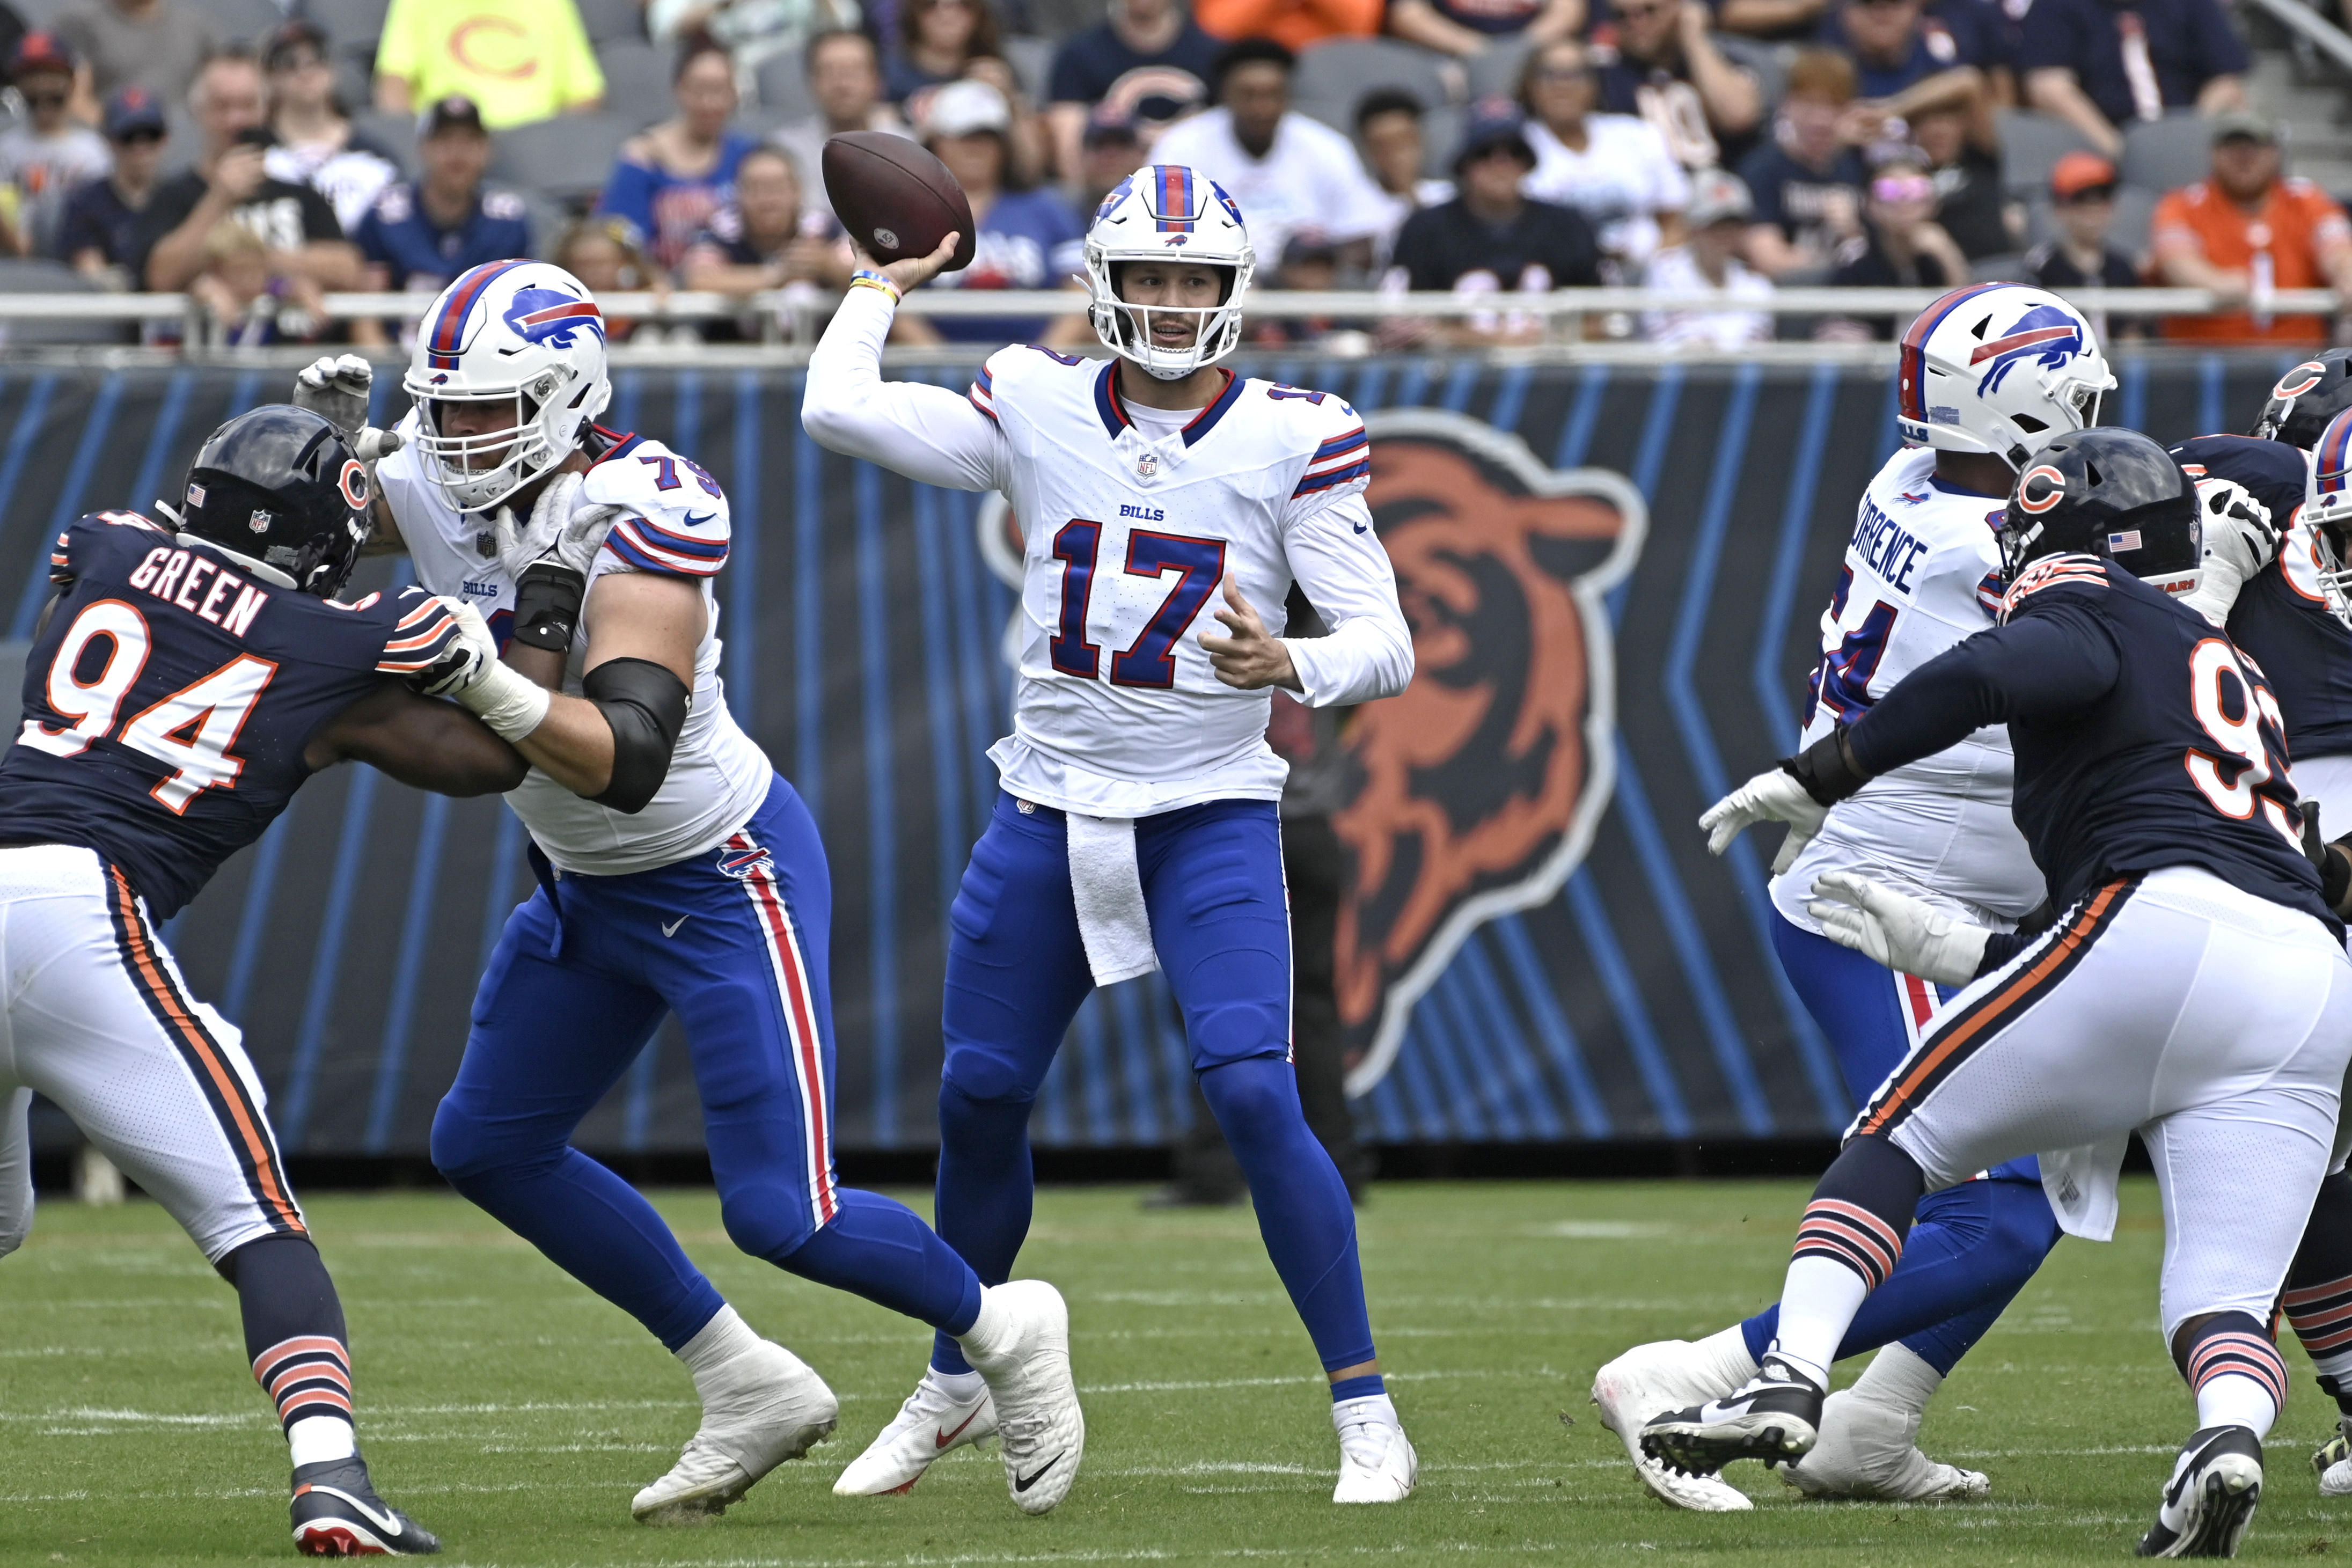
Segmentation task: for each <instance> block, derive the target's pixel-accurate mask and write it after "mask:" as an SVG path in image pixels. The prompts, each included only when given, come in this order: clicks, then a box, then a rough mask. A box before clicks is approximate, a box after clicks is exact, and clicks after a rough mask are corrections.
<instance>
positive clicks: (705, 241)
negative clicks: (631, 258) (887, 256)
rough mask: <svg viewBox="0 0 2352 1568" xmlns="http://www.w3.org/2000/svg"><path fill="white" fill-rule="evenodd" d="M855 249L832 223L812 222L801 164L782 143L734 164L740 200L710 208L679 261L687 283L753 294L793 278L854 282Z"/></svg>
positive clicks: (835, 284) (841, 284) (829, 284)
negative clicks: (804, 200)
mask: <svg viewBox="0 0 2352 1568" xmlns="http://www.w3.org/2000/svg"><path fill="white" fill-rule="evenodd" d="M849 274H850V258H849V248H848V247H847V246H845V245H844V244H842V243H841V238H840V234H839V231H838V229H837V228H835V226H834V225H832V224H831V223H828V222H824V221H823V220H819V221H818V222H817V223H816V224H814V225H811V224H809V223H808V222H807V221H806V219H805V218H804V216H803V206H802V203H801V176H800V171H799V170H798V169H796V168H794V167H793V155H792V154H791V153H787V152H785V151H784V150H783V149H782V148H781V147H754V148H753V149H751V151H750V152H749V153H744V154H743V162H742V163H741V164H740V165H739V166H738V167H737V169H736V171H735V199H734V200H733V201H731V202H730V203H728V204H727V205H725V206H723V207H720V208H719V210H718V211H717V212H715V213H713V214H711V215H710V223H709V226H707V227H705V228H704V229H703V231H702V232H701V233H700V234H698V235H697V236H695V239H694V243H693V244H692V245H691V246H689V247H688V248H687V252H686V259H685V260H684V261H683V262H682V263H681V264H680V265H679V268H678V281H679V282H680V283H682V284H683V285H685V286H686V287H687V288H688V289H710V290H712V291H713V292H715V293H719V294H735V295H749V294H757V293H761V292H762V291H763V290H766V289H782V287H784V286H785V285H786V284H788V283H814V284H822V285H824V287H826V288H828V289H842V288H846V287H847V286H848V284H849Z"/></svg>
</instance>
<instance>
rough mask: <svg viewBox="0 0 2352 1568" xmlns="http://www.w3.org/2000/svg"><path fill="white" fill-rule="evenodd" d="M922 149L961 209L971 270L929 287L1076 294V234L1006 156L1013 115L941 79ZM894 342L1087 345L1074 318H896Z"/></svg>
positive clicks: (966, 82)
mask: <svg viewBox="0 0 2352 1568" xmlns="http://www.w3.org/2000/svg"><path fill="white" fill-rule="evenodd" d="M922 132H923V145H924V146H926V147H929V149H930V150H931V151H932V153H935V154H937V155H938V157H939V160H940V163H945V164H946V165H947V166H948V173H950V174H953V175H954V176H955V179H956V184H959V185H961V186H962V187H963V194H964V199H965V200H966V201H968V202H970V203H971V222H972V228H973V230H974V233H973V236H972V240H973V254H972V262H971V266H969V267H967V268H964V269H963V270H962V271H961V272H943V273H941V274H940V276H939V277H938V278H937V279H934V280H933V281H932V282H931V283H930V285H929V287H931V288H934V289H1076V288H1078V287H1079V285H1078V284H1077V283H1076V281H1075V279H1076V276H1077V274H1078V272H1079V271H1080V269H1081V268H1083V267H1084V265H1085V255H1084V252H1085V249H1086V237H1087V235H1086V229H1085V227H1084V226H1082V225H1081V224H1080V223H1079V222H1078V219H1077V215H1076V214H1075V213H1073V212H1072V211H1071V210H1070V208H1069V205H1068V204H1067V203H1066V202H1065V201H1063V200H1062V198H1061V196H1060V195H1059V194H1058V193H1056V192H1055V191H1053V190H1051V189H1049V188H1047V187H1045V186H1040V185H1032V184H1029V183H1028V182H1027V181H1026V179H1025V178H1024V174H1023V172H1022V170H1021V168H1020V166H1019V164H1018V162H1017V161H1016V160H1015V159H1014V158H1013V146H1012V141H1011V137H1012V132H1013V110H1012V109H1011V108H1010V107H1009V106H1008V105H1007V104H1006V103H1005V101H1004V95H1003V93H1001V92H999V91H997V90H996V89H995V88H994V87H992V86H991V85H990V84H988V83H987V82H984V81H974V80H971V79H969V78H966V79H963V80H961V81H951V82H950V83H948V84H947V85H946V86H945V87H942V88H940V89H938V90H936V91H935V92H933V93H932V94H931V95H930V97H929V100H928V102H927V103H926V105H925V113H924V118H923V121H922ZM897 330H898V331H899V333H900V334H901V336H900V337H898V338H897V339H894V340H893V341H894V342H913V343H922V342H934V343H936V342H996V343H1001V342H1006V341H1007V340H1010V341H1012V342H1039V343H1047V344H1051V345H1053V346H1055V347H1064V346H1072V345H1076V344H1078V343H1090V342H1094V329H1093V328H1092V327H1090V326H1088V325H1087V318H1086V316H1085V315H1084V314H1083V313H1080V314H1073V315H1067V316H1059V317H1055V318H1054V319H1053V320H1051V321H1047V320H1045V318H1042V317H1034V316H1024V317H1002V316H938V317H924V316H913V315H902V316H900V317H899V318H898V322H897Z"/></svg>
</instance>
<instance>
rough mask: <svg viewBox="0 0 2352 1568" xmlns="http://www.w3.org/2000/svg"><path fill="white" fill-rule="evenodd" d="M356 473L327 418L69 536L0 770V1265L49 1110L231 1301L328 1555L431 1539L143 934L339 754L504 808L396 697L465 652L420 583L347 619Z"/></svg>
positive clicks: (235, 423)
mask: <svg viewBox="0 0 2352 1568" xmlns="http://www.w3.org/2000/svg"><path fill="white" fill-rule="evenodd" d="M368 500H369V496H368V479H367V473H366V469H365V468H364V467H363V466H362V464H361V463H360V461H359V459H358V458H357V457H356V456H355V455H354V454H353V452H352V449H351V448H350V447H347V446H346V445H345V444H344V441H343V438H342V437H341V435H340V434H339V433H338V432H337V431H336V430H335V428H334V427H333V426H331V425H330V424H328V422H327V421H325V420H324V419H321V418H320V417H319V416H316V415H314V414H309V413H305V412H303V411H302V410H299V409H295V408H286V407H266V408H258V409H256V410H254V411H253V412H251V413H249V414H244V415H240V416H238V417H236V418H235V419H232V420H230V421H229V422H228V423H227V424H226V425H224V426H221V427H220V428H219V429H218V430H216V431H215V432H214V433H213V435H212V437H210V438H209V439H208V440H206V441H205V445H204V447H202V448H201V449H200V450H199V451H198V452H197V454H196V458H195V461H194V463H193V464H192V465H191V466H190V468H189V470H188V479H187V483H186V486H185V487H184V489H183V491H182V500H181V505H180V506H179V507H178V508H176V509H174V508H173V507H171V506H169V505H168V504H165V503H159V504H158V505H157V506H156V507H155V508H154V509H153V510H154V513H155V517H156V518H161V519H163V521H154V520H153V519H151V518H149V517H146V516H143V515H142V514H139V513H136V512H129V511H110V512H100V513H96V514H94V515H91V516H89V517H85V518H83V519H81V520H80V521H78V522H76V523H75V524H74V525H73V526H72V527H70V528H68V529H67V530H66V531H65V532H64V533H62V534H60V535H59V536H58V542H57V548H56V552H55V553H54V554H52V555H51V557H50V563H49V577H50V581H51V582H52V583H54V584H56V585H57V596H56V597H55V598H53V599H52V600H50V602H49V604H48V606H47V608H46V609H45V610H43V612H42V619H41V622H40V626H39V629H38V630H37V632H36V634H35V637H34V641H33V648H32V652H31V655H30V657H29V658H28V659H27V661H26V674H25V698H24V709H25V712H24V727H23V728H22V729H21V730H20V731H18V732H17V735H16V744H15V745H14V746H12V747H10V748H9V750H8V752H7V755H6V758H5V761H0V821H5V823H6V825H7V826H6V827H5V830H4V831H0V969H5V972H6V973H7V974H8V975H9V976H10V982H9V992H8V997H7V1002H6V1005H5V1009H0V1114H4V1115H5V1121H0V1142H5V1150H4V1151H0V1169H5V1170H7V1171H8V1172H9V1173H10V1177H11V1180H10V1181H9V1183H8V1185H7V1187H6V1189H5V1191H0V1252H9V1251H14V1250H15V1249H16V1247H18V1246H20V1245H22V1243H23V1241H24V1239H25V1236H26V1231H27V1230H28V1229H29V1228H30V1227H31V1225H32V1220H33V1190H32V1182H31V1179H30V1162H29V1161H28V1160H26V1158H25V1157H24V1155H25V1150H26V1125H25V1115H26V1106H27V1103H28V1102H29V1101H30V1100H31V1099H32V1096H33V1094H34V1092H35V1091H36V1090H38V1091H39V1092H40V1093H42V1094H44V1095H46V1096H47V1097H48V1098H49V1099H50V1100H53V1101H55V1102H56V1103H57V1105H58V1107H59V1108H60V1109H62V1110H64V1111H65V1112H66V1114H67V1115H68V1116H70V1117H71V1118H72V1119H73V1121H74V1123H75V1125H76V1126H78V1127H79V1128H80V1129H81V1131H82V1132H83V1134H84V1135H85V1136H87V1137H88V1138H89V1141H90V1142H92V1143H94V1144H96V1145H97V1146H98V1147H99V1148H100V1149H101V1150H103V1151H104V1152H105V1153H106V1155H107V1157H108V1158H109V1159H110V1160H112V1161H113V1162H114V1163H116V1164H118V1165H120V1166H121V1167H122V1169H123V1170H124V1171H126V1172H128V1173H130V1175H131V1178H132V1179H133V1180H134V1181H136V1182H137V1183H138V1184H139V1185H140V1187H141V1188H142V1190H144V1191H145V1192H146V1193H147V1194H149V1195H150V1196H152V1197H153V1198H155V1199H156V1200H157V1201H158V1202H160V1203H161V1204H163V1206H164V1208H166V1209H167V1210H169V1211H170V1213H171V1215H172V1217H173V1219H175V1220H177V1221H179V1222H180V1225H181V1226H182V1227H183V1228H184V1229H185V1230H186V1231H187V1233H188V1236H189V1237H190V1238H191V1239H192V1240H194V1242H195V1244H196V1245H197V1246H198V1247H201V1248H203V1249H204V1254H205V1259H206V1260H207V1261H209V1262H210V1263H211V1264H212V1266H213V1267H214V1268H215V1269H217V1270H218V1271H219V1273H220V1275H221V1278H223V1279H226V1280H227V1281H228V1282H229V1283H230V1284H231V1285H233V1286H234V1287H236V1293H237V1308H238V1310H239V1313H240V1314H241V1315H242V1317H243V1319H244V1323H245V1348H246V1354H247V1357H248V1358H250V1360H251V1363H252V1367H253V1375H254V1377H255V1379H256V1380H257V1381H258V1382H259V1383H260V1384H261V1385H262V1386H263V1387H264V1388H265V1389H266V1390H268V1394H269V1396H270V1398H271V1400H272V1401H273V1402H274V1403H275V1404H276V1405H277V1407H278V1418H279V1421H280V1423H281V1425H282V1426H283V1427H284V1429H285V1432H286V1436H287V1442H288V1445H289V1448H290V1449H291V1452H292V1457H293V1461H294V1478H293V1484H294V1500H293V1524H294V1543H295V1545H296V1547H297V1548H298V1549H299V1550H300V1551H302V1552H306V1553H310V1554H314V1555H320V1556H337V1555H346V1554H351V1553H354V1552H369V1553H376V1552H384V1553H393V1554H401V1555H406V1554H410V1553H425V1552H437V1551H439V1550H440V1543H439V1542H437V1541H436V1540H435V1539H434V1538H433V1536H432V1535H431V1534H430V1533H429V1532H428V1531H425V1530H424V1529H422V1528H421V1527H419V1526H418V1525H417V1524H416V1523H415V1521H412V1520H410V1519H409V1518H408V1517H407V1516H406V1515H404V1514H403V1513H401V1512H400V1511H399V1510H395V1509H392V1508H389V1507H387V1506H386V1505H385V1504H384V1503H383V1500H381V1499H379V1498H378V1497H377V1496H376V1495H375V1492H374V1489H373V1487H372V1486H371V1485H370V1483H369V1479H368V1471H367V1465H366V1463H365V1462H364V1461H363V1460H362V1458H360V1453H359V1447H358V1441H357V1436H356V1433H355V1429H354V1423H353V1416H352V1401H353V1389H352V1363H351V1352H350V1349H349V1345H350V1341H349V1338H348V1336H347V1335H346V1333H345V1331H344V1326H343V1310H342V1304H341V1301H340V1300H338V1299H337V1297H336V1294H335V1287H334V1282H333V1281H332V1280H331V1279H328V1277H327V1270H326V1268H325V1266H324V1265H323V1264H321V1263H320V1260H319V1253H318V1249H317V1248H316V1247H313V1246H312V1245H311V1243H310V1235H309V1233H308V1231H307V1229H306V1228H305V1226H304V1223H303V1218H302V1211H301V1209H300V1208H299V1206H298V1205H296V1204H295V1201H294V1194H293V1189H292V1188H291V1187H290V1186H289V1185H288V1184H287V1181H286V1171H285V1167H284V1166H283V1165H282V1164H281V1163H279V1161H278V1140H277V1135H276V1133H274V1132H273V1131H271V1130H270V1126H269V1121H268V1117H267V1115H266V1114H265V1110H264V1104H265V1102H264V1100H263V1096H262V1089H261V1080H260V1079H259V1078H258V1077H257V1076H256V1075H255V1073H254V1070H253V1066H252V1064H251V1063H250V1062H249V1061H247V1059H246V1056H245V1051H244V1047H243V1046H242V1044H241V1042H240V1039H239V1037H238V1034H237V1031H236V1028H235V1027H234V1026H231V1025H230V1024H229V1023H228V1022H227V1021H226V1019H224V1018H223V1017H222V1016H220V1015H219V1014H217V1013H215V1012H214V1011H213V1009H212V1008H211V1007H209V1006H207V1005H205V1004H204V1003H202V1002H199V1001H197V1000H196V999H195V998H194V996H193V995H192V994H190V993H189V991H188V986H187V983H186V981H184V979H182V978H181V975H180V970H179V966H178V964H176V963H174V962H173V958H172V954H171V953H170V952H169V951H167V950H166V949H165V947H164V946H163V942H162V940H161V939H160V938H159V937H158V936H157V934H156V931H155V921H156V919H157V918H158V917H159V916H160V917H169V916H171V915H173V914H174V913H176V912H178V910H180V909H181V908H182V907H184V905H185V904H186V903H187V902H188V900H191V899H193V898H194V896H195V895H196V892H197V890H198V889H201V888H203V887H204V885H205V883H206V882H207V881H209V880H211V879H212V875H213V873H214V871H215V870H216V869H217V868H219V866H220V863H221V862H222V861H223V860H225V859H226V858H228V857H229V856H230V855H231V854H233V853H235V852H236V850H238V849H240V848H242V847H244V846H246V845H247V844H250V843H252V842H253V841H254V840H255V839H256V838H258V837H261V833H262V830H263V829H264V828H266V827H268V826H269V824H270V823H271V821H272V820H274V819H275V818H276V817H277V816H278V813H280V812H282V811H284V810H285V809H286V807H287V805H289V804H290V803H291V801H292V799H293V796H294V792H295V791H296V790H297V789H299V787H301V785H302V784H303V782H304V781H305V780H307V779H308V778H310V775H311V774H312V773H314V772H315V771H316V770H318V769H321V768H325V767H328V766H330V765H331V764H333V763H339V762H341V761H343V760H345V759H346V758H357V759H359V760H361V761H363V762H367V763H373V765H375V766H376V767H379V768H381V769H383V771H384V772H385V773H390V774H391V775H392V776H393V777H394V778H397V779H400V780H402V781H403V782H404V783H407V784H415V785H417V786H418V787H420V788H424V789H431V790H438V791H440V792H441V793H443V794H446V795H486V794H490V793H492V792H496V791H502V790H507V789H511V788H512V787H513V786H514V785H515V784H517V783H518V782H520V779H521V777H522V759H521V758H520V757H518V756H516V755H515V753H514V752H513V751H511V750H510V749H509V747H508V746H506V745H505V744H504V743H503V742H500V741H499V739H498V737H497V736H495V735H493V734H491V733H490V732H489V731H488V730H486V729H484V728H483V727H482V726H481V725H480V724H478V723H477V722H476V721H474V720H473V719H472V718H471V717H469V716H468V715H467V714H465V713H461V712H459V711H458V710H457V709H455V708H452V707H450V706H449V705H448V704H447V703H446V702H430V701H426V700H424V699H423V698H421V697H418V696H416V695H415V694H414V693H412V692H411V691H409V690H408V689H406V686H405V685H404V681H406V680H409V679H447V678H451V677H454V676H457V675H461V674H463V673H464V672H465V671H466V670H467V668H470V666H471V664H472V663H473V661H474V660H475V659H476V658H478V654H477V653H476V651H475V650H474V649H472V648H471V647H469V646H468V645H467V643H466V641H465V639H464V638H463V637H461V636H460V635H459V631H458V626H457V615H456V614H455V610H456V608H457V606H455V605H451V604H449V603H447V602H446V601H444V600H440V599H434V598H428V597H426V596H425V593H424V591H423V590H421V589H416V588H410V589H407V590H405V591H404V592H402V593H399V594H394V595H379V594H370V595H367V596H366V597H365V598H362V599H361V600H360V601H359V602H358V603H356V604H348V605H347V604H341V603H339V602H337V601H336V600H335V597H334V595H336V594H337V593H338V592H339V591H341V587H342V585H343V583H344V582H345V580H346V579H347V578H348V577H349V576H350V574H351V570H352V563H353V562H354V561H356V560H357V559H358V556H359V545H360V542H361V541H362V539H364V538H365V537H366V535H367V508H368Z"/></svg>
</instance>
